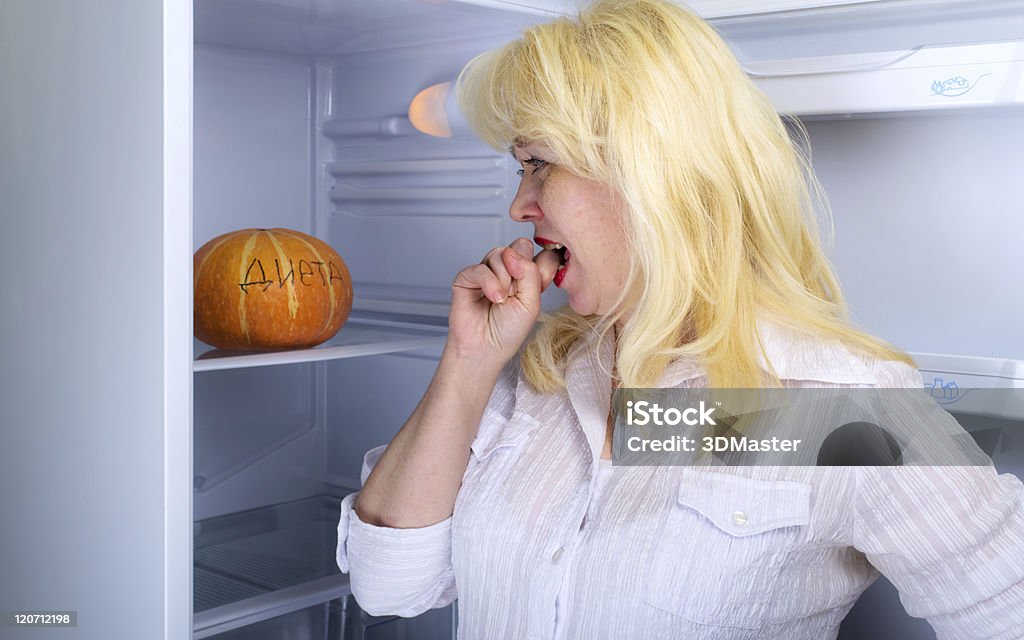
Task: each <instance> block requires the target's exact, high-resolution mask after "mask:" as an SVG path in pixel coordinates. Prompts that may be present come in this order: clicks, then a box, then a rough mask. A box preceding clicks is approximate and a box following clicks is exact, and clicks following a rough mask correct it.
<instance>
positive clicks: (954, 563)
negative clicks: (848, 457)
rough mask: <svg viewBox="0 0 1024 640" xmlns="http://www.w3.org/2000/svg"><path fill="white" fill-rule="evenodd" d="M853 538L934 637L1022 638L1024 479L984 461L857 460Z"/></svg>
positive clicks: (945, 639) (954, 639) (973, 639)
mask: <svg viewBox="0 0 1024 640" xmlns="http://www.w3.org/2000/svg"><path fill="white" fill-rule="evenodd" d="M856 471H857V499H856V501H855V510H854V511H855V513H854V527H853V537H854V541H853V546H854V547H856V548H857V549H859V550H860V551H862V552H863V553H864V554H865V556H866V557H867V559H868V560H869V561H870V562H871V564H872V565H874V566H875V567H876V568H877V569H878V570H879V571H880V572H881V573H882V574H884V575H885V576H886V577H887V578H888V579H889V580H890V581H891V582H892V583H893V585H894V586H895V587H896V588H897V590H898V591H899V594H900V600H901V602H902V603H903V606H904V608H905V609H906V611H907V613H908V614H910V615H911V616H915V617H920V618H925V619H927V620H928V622H929V623H930V624H931V625H932V627H933V628H934V629H935V632H936V636H937V637H938V638H939V640H982V639H984V640H1022V639H1024V484H1022V483H1021V481H1020V479H1018V478H1017V477H1016V476H1014V475H1012V474H1009V473H1004V474H999V473H998V472H997V470H996V469H995V468H994V467H993V466H950V467H940V466H931V467H927V466H920V467H859V468H857V470H856Z"/></svg>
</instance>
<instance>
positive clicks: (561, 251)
mask: <svg viewBox="0 0 1024 640" xmlns="http://www.w3.org/2000/svg"><path fill="white" fill-rule="evenodd" d="M535 240H536V242H537V244H539V245H540V246H541V247H543V248H544V249H550V250H551V251H554V252H555V253H556V254H557V255H558V262H559V264H558V271H556V272H555V278H554V283H555V286H556V287H561V286H562V280H563V279H564V278H565V274H566V273H568V271H569V261H570V260H572V251H569V248H568V247H566V246H565V245H563V244H562V243H560V242H552V241H551V240H548V239H547V238H536V239H535Z"/></svg>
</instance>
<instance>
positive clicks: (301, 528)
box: [192, 496, 350, 640]
mask: <svg viewBox="0 0 1024 640" xmlns="http://www.w3.org/2000/svg"><path fill="white" fill-rule="evenodd" d="M340 505H341V498H339V497H335V496H314V497H312V498H307V499H305V500H297V501H295V502H287V503H283V504H278V505H272V506H269V507H262V508H259V509H251V510H249V511H242V512H239V513H234V514H230V515H226V516H219V517H216V518H209V519H206V520H201V521H199V522H197V523H196V524H195V532H194V536H195V537H194V549H195V552H194V561H193V574H192V580H193V593H194V597H193V602H194V617H193V638H196V639H197V640H198V639H200V638H208V637H210V636H212V635H216V634H219V633H223V632H225V631H230V630H232V629H238V628H240V627H243V626H247V625H251V624H255V623H257V622H262V621H264V620H268V619H270V618H275V617H277V616H281V615H285V614H289V613H292V612H295V611H299V610H302V609H306V608H308V607H311V606H313V605H317V604H322V603H324V602H328V601H330V600H334V599H338V598H344V597H346V596H347V595H348V594H349V593H350V590H349V583H348V576H346V575H344V574H342V573H341V572H340V571H339V570H338V566H337V564H336V560H335V551H336V548H337V544H338V538H337V535H338V534H337V528H338V518H339V517H340V515H341V507H340Z"/></svg>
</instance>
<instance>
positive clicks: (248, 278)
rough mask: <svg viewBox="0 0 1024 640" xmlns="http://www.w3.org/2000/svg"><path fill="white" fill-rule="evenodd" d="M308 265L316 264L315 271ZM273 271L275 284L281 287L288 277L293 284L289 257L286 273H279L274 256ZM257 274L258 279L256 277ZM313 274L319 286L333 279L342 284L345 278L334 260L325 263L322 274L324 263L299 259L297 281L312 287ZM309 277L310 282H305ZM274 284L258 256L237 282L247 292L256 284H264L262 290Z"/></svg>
mask: <svg viewBox="0 0 1024 640" xmlns="http://www.w3.org/2000/svg"><path fill="white" fill-rule="evenodd" d="M310 265H316V271H314V270H313V268H312V267H311V266H310ZM274 271H276V272H277V285H278V287H283V286H284V283H285V282H287V281H288V280H289V279H290V280H291V281H292V284H293V285H294V284H295V262H294V260H292V259H291V258H289V259H288V273H287V274H286V275H282V274H281V264H280V263H279V262H278V260H277V258H274ZM256 276H258V279H256ZM315 276H320V278H319V282H320V285H321V286H324V287H326V286H327V285H328V284H329V283H331V281H333V280H341V283H342V285H344V284H345V278H344V277H342V275H341V271H340V270H339V269H338V268H337V267H336V266H335V265H334V262H333V261H332V262H328V263H327V274H324V263H323V262H321V261H319V260H302V259H300V260H299V281H300V282H301V283H302V284H303V285H304V286H307V287H312V286H314V285H316V284H317V279H316V277H315ZM307 278H309V279H310V280H312V282H307V281H306V279H307ZM273 284H274V280H270V279H268V278H267V273H266V270H265V269H264V268H263V263H262V262H261V261H260V259H259V258H254V259H253V261H252V262H251V263H249V268H248V269H246V270H245V281H244V282H240V283H238V286H239V287H241V288H242V291H243V292H245V293H249V290H248V289H246V287H255V286H258V285H264V286H263V291H266V290H267V289H269V288H270V286H271V285H273Z"/></svg>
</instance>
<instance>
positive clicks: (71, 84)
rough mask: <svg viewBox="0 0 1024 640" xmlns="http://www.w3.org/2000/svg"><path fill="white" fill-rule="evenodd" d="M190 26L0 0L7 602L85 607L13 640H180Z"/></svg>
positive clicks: (151, 14) (23, 608)
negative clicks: (62, 626)
mask: <svg viewBox="0 0 1024 640" xmlns="http://www.w3.org/2000/svg"><path fill="white" fill-rule="evenodd" d="M191 31H192V5H191V3H189V2H174V1H168V2H164V1H163V0H114V1H113V2H106V3H103V5H102V8H100V7H98V6H97V5H95V4H93V3H82V2H66V1H59V0H8V1H5V2H2V3H0V86H2V87H3V89H2V92H3V98H2V99H0V149H2V151H0V210H2V211H3V216H4V231H3V233H2V234H0V247H2V249H0V268H2V270H3V273H4V274H5V282H4V285H3V287H2V289H0V290H2V294H0V300H2V303H0V304H2V309H3V311H2V314H3V327H4V331H3V333H2V337H0V353H3V364H2V374H0V375H2V383H0V387H2V389H3V390H2V391H0V424H2V425H3V426H2V427H0V504H2V505H3V508H4V511H3V515H2V516H0V554H2V557H3V565H4V567H3V579H0V610H3V611H5V612H8V613H10V612H15V611H17V612H33V613H39V612H74V613H76V614H77V615H75V616H74V618H73V620H74V621H73V624H74V625H75V627H76V628H75V629H73V630H59V629H58V630H55V629H48V630H44V629H32V630H27V629H14V628H10V627H9V626H7V625H6V624H5V623H7V622H9V621H10V619H9V616H8V617H7V618H6V619H5V620H4V621H3V622H0V625H2V626H0V636H3V637H5V638H6V637H38V638H45V637H58V636H62V637H72V636H73V637H75V638H78V639H81V640H102V639H105V638H166V639H168V640H171V639H173V640H181V639H182V638H188V637H189V633H190V625H191V617H192V615H191V614H192V612H191V610H190V585H191V574H190V566H191V562H190V558H191V546H190V539H191V535H190V534H191V522H190V499H191V489H192V487H191V472H190V469H189V465H190V463H189V452H190V447H191V442H190V428H191V425H190V420H191V415H190V412H191V407H190V401H191V398H190V395H191V381H192V371H191V364H192V363H191V358H190V356H191V351H190V346H189V345H190V343H191V332H192V328H191V315H190V310H191V303H190V300H191V286H190V277H189V275H188V274H190V270H191V246H190V244H191V243H190V237H189V235H190V229H191V209H190V189H191V187H190V181H191V177H190V166H189V162H190V155H189V154H190V137H191V136H190V133H191V132H190V129H189V118H190V115H191V114H190V109H191V102H190V93H191V68H192V60H191V56H192V33H191ZM69 620H70V618H69Z"/></svg>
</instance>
